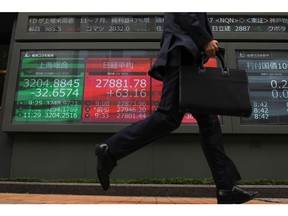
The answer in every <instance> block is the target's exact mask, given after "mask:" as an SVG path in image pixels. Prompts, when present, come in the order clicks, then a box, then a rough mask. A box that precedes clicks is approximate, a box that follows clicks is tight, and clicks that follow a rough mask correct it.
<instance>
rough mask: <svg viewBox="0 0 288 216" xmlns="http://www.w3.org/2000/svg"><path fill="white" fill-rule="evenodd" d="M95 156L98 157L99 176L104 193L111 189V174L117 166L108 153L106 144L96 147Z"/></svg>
mask: <svg viewBox="0 0 288 216" xmlns="http://www.w3.org/2000/svg"><path fill="white" fill-rule="evenodd" d="M95 154H96V156H97V157H98V161H97V175H98V179H99V182H100V184H101V186H102V188H103V190H104V191H106V190H108V189H109V187H110V174H111V172H112V170H113V168H114V167H115V166H116V165H117V163H116V161H115V160H114V159H113V158H112V156H111V154H110V152H109V151H108V146H107V145H106V144H101V145H99V144H98V145H96V147H95Z"/></svg>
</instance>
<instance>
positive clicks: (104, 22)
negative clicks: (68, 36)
mask: <svg viewBox="0 0 288 216" xmlns="http://www.w3.org/2000/svg"><path fill="white" fill-rule="evenodd" d="M208 18H209V22H210V25H211V29H212V31H213V32H278V33H279V32H282V33H283V32H288V16H281V15H280V16H276V15H235V14H234V15H209V16H208ZM163 25H164V17H163V16H155V15H142V16H141V15H137V16H136V15H134V16H132V15H117V16H116V15H106V16H105V15H102V16H87V15H85V16H54V17H51V16H49V17H48V16H47V17H45V16H31V17H29V20H28V27H27V32H29V33H41V32H47V33H49V32H51V33H55V32H119V33H120V32H162V31H163Z"/></svg>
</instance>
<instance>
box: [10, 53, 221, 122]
mask: <svg viewBox="0 0 288 216" xmlns="http://www.w3.org/2000/svg"><path fill="white" fill-rule="evenodd" d="M157 53H158V50H23V51H21V58H20V64H19V70H18V80H17V85H16V86H17V87H16V94H15V102H14V108H13V118H12V122H13V123H37V122H38V123H54V124H55V123H57V124H62V123H64V124H89V123H104V124H105V123H107V124H119V123H132V122H136V121H139V120H142V119H145V118H146V117H147V116H149V115H151V114H152V113H153V112H154V111H155V110H156V109H157V107H158V105H159V101H160V97H161V92H162V82H160V81H157V80H154V79H152V78H151V77H150V76H149V75H148V70H149V68H150V67H151V64H152V63H153V62H154V61H155V60H156V55H157ZM209 62H210V66H216V65H217V63H216V61H215V59H210V60H209ZM183 123H185V124H191V123H192V124H195V123H196V120H195V119H194V118H193V117H192V115H191V114H186V115H185V117H184V119H183Z"/></svg>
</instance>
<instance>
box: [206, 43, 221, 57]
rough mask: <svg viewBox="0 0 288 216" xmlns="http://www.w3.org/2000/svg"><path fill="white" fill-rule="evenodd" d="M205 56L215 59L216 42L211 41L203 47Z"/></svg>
mask: <svg viewBox="0 0 288 216" xmlns="http://www.w3.org/2000/svg"><path fill="white" fill-rule="evenodd" d="M204 51H205V54H206V55H207V56H208V57H209V58H210V57H215V55H216V51H218V41H217V40H211V41H209V42H208V43H207V44H205V45H204Z"/></svg>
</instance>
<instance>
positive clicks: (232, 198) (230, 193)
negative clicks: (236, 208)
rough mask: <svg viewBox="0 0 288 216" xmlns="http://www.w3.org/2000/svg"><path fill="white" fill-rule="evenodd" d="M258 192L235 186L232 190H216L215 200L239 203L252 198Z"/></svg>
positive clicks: (221, 202)
mask: <svg viewBox="0 0 288 216" xmlns="http://www.w3.org/2000/svg"><path fill="white" fill-rule="evenodd" d="M256 194H258V192H256V191H245V190H243V189H241V188H239V187H237V186H234V187H233V188H232V190H218V191H217V201H218V204H241V203H245V202H248V201H249V200H252V199H253V198H254V197H255V196H256Z"/></svg>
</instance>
